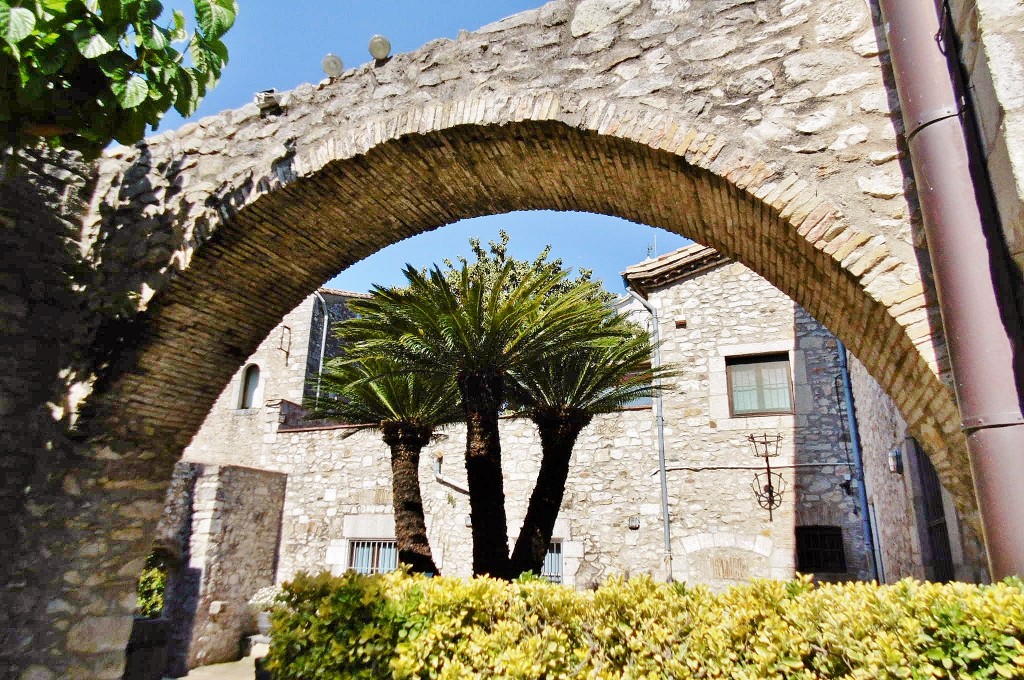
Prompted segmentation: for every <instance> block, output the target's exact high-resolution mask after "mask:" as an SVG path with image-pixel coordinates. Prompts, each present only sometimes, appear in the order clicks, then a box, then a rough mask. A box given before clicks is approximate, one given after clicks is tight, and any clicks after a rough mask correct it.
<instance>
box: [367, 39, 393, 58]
mask: <svg viewBox="0 0 1024 680" xmlns="http://www.w3.org/2000/svg"><path fill="white" fill-rule="evenodd" d="M369 47H370V56H371V57H373V58H374V59H376V60H377V61H384V60H385V59H387V58H388V57H389V56H391V41H390V40H388V39H387V38H385V37H384V36H382V35H375V36H373V37H372V38H370V45H369Z"/></svg>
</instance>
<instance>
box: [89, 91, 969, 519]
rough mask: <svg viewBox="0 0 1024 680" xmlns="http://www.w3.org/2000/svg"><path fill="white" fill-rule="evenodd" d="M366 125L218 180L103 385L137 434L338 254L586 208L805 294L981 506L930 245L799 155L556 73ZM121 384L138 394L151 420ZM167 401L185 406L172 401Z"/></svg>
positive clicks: (950, 478)
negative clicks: (115, 373)
mask: <svg viewBox="0 0 1024 680" xmlns="http://www.w3.org/2000/svg"><path fill="white" fill-rule="evenodd" d="M371 132H372V135H371V136H369V137H366V136H359V137H355V136H350V137H348V138H342V139H336V138H332V139H329V140H327V141H325V142H322V143H320V144H318V145H316V146H313V147H312V148H310V149H309V150H308V151H306V152H305V153H296V154H294V155H292V156H290V157H289V159H288V162H287V168H286V169H284V168H283V167H282V166H281V165H280V164H276V165H272V166H271V167H270V168H269V169H267V170H269V172H266V173H265V174H263V175H262V176H254V175H251V174H250V175H246V176H245V177H244V181H242V182H241V183H240V184H239V185H235V186H231V185H226V186H222V187H221V188H220V189H219V192H218V193H219V196H218V200H217V203H216V205H217V206H218V209H219V215H218V219H219V220H220V221H221V224H220V225H219V226H218V227H217V228H216V230H215V231H213V235H212V237H211V238H210V239H209V240H208V241H207V242H205V243H204V244H203V245H202V247H201V248H199V249H198V250H197V251H196V252H195V254H194V255H193V256H191V258H190V260H189V264H188V267H187V269H185V271H184V273H183V274H180V275H177V276H175V277H172V278H171V280H170V282H169V283H168V284H167V286H166V288H165V289H163V290H162V291H161V292H160V294H159V295H157V296H155V297H154V298H153V300H152V302H151V303H150V304H149V308H148V309H147V311H146V317H147V325H148V326H149V328H150V329H151V330H150V331H148V335H147V338H146V340H145V342H144V343H143V345H142V346H141V349H142V351H141V353H140V354H139V355H138V356H137V364H136V365H135V367H134V369H133V371H132V372H129V373H125V374H123V375H122V376H120V377H119V378H118V379H117V384H115V385H112V386H111V387H110V389H109V390H108V394H105V395H102V396H100V395H98V396H99V399H98V400H97V401H99V402H100V403H106V404H107V408H105V409H103V414H102V416H100V415H98V414H97V418H98V420H96V422H97V423H103V425H102V427H103V428H107V427H108V424H110V423H112V422H118V421H119V422H118V425H117V427H116V431H119V432H122V433H123V436H124V437H125V438H127V439H129V440H131V441H135V442H138V441H142V440H144V439H145V438H144V437H139V435H138V434H137V432H133V430H137V429H138V428H148V429H151V430H160V431H164V432H166V433H167V435H168V436H170V437H171V438H172V440H176V441H187V438H188V437H191V434H192V432H194V430H195V428H196V427H198V424H199V423H200V422H201V420H202V416H203V415H204V414H205V412H206V410H207V409H208V406H209V404H210V403H212V401H213V400H214V398H215V397H216V395H217V394H218V393H219V391H220V389H221V388H222V387H223V385H224V384H225V381H226V380H227V379H228V378H229V377H230V375H231V374H232V373H233V372H234V370H235V366H236V365H237V364H238V363H239V362H240V361H241V360H242V358H244V357H245V356H247V354H248V352H250V351H251V349H252V348H253V347H255V346H256V344H258V342H259V341H260V340H261V339H262V338H263V337H264V336H265V335H266V333H267V332H269V330H270V329H271V328H272V327H273V326H274V325H275V324H276V323H277V322H278V320H279V319H280V318H281V316H283V315H284V313H285V312H287V310H289V309H291V307H292V306H294V305H295V304H297V303H298V302H299V301H300V300H302V299H303V298H304V297H305V296H306V295H308V294H309V293H310V292H311V291H312V290H313V289H314V288H315V287H316V286H317V285H319V284H320V283H321V282H322V281H323V280H326V279H327V278H329V277H330V276H331V275H333V274H334V273H335V272H337V271H338V270H340V269H343V268H344V267H346V266H348V265H350V264H352V263H353V262H355V261H358V260H359V259H362V258H363V257H365V256H367V255H369V254H371V253H372V252H375V251H376V250H377V249H379V248H381V247H384V246H386V245H388V244H390V243H392V242H394V241H396V240H400V239H402V238H406V237H409V236H412V235H414V234H417V233H421V232H423V231H427V230H430V229H434V228H437V227H440V226H443V225H444V224H448V223H451V222H454V221H456V220H459V219H463V218H468V217H475V216H479V215H485V214H495V213H503V212H509V211H513V210H532V209H553V210H578V211H585V212H595V213H603V214H608V215H616V216H619V217H622V218H625V219H627V220H631V221H634V222H640V223H644V224H648V225H651V226H658V227H662V228H666V229H668V230H670V231H674V232H677V233H681V234H683V235H685V236H688V237H690V238H693V239H694V240H697V241H698V242H700V243H704V244H706V245H710V246H712V247H714V248H716V249H718V250H719V251H721V252H722V253H724V254H726V255H727V256H729V257H730V258H732V259H735V260H737V261H739V262H742V263H743V264H745V265H747V266H748V267H750V268H751V269H753V270H754V271H756V272H757V273H759V274H761V275H762V276H764V277H765V278H767V279H768V280H769V281H771V282H772V283H773V284H774V285H776V286H777V287H778V288H780V289H781V290H782V291H783V292H785V293H786V294H787V295H789V296H790V297H792V298H793V299H795V300H796V301H797V302H799V303H800V304H801V305H802V306H803V307H805V308H806V309H807V310H808V311H809V312H810V313H811V314H812V315H814V316H815V317H816V318H818V319H819V320H820V321H821V322H822V323H824V324H825V325H826V326H827V327H829V328H830V329H831V330H832V331H833V332H834V333H836V335H837V336H839V337H840V339H842V340H843V341H844V342H845V343H846V344H847V346H848V347H849V348H850V349H851V351H853V352H854V353H855V354H856V355H857V356H858V357H860V358H861V359H862V361H863V362H864V363H865V365H866V366H867V367H868V369H869V371H870V372H871V373H872V374H873V375H874V376H875V377H876V378H877V379H878V380H879V382H880V383H881V384H882V386H883V388H884V389H885V390H886V391H887V392H888V393H889V394H891V395H892V396H893V398H894V400H895V401H896V403H897V404H898V405H899V407H900V408H901V410H902V412H903V413H904V414H905V415H906V416H907V420H908V423H909V424H910V428H911V430H912V432H914V433H915V435H917V436H918V437H919V438H920V439H921V440H922V441H923V442H926V446H927V447H928V450H929V451H930V453H931V455H932V457H933V459H934V460H935V462H936V466H937V469H939V470H940V475H942V476H943V481H944V482H945V483H946V484H947V486H948V488H950V490H951V491H952V492H953V493H954V494H955V495H956V496H957V497H958V498H959V500H960V502H961V503H962V505H963V506H964V507H968V508H970V507H973V499H972V497H971V491H970V490H971V482H970V477H969V474H968V472H967V469H968V468H967V466H966V465H965V461H966V453H965V445H964V442H963V438H962V435H960V433H959V431H958V429H957V424H956V418H955V413H956V409H955V404H954V401H953V395H952V391H951V390H950V389H949V388H948V387H947V386H946V385H945V384H944V383H943V380H942V377H943V370H944V366H945V362H944V353H943V351H944V347H943V343H942V338H941V335H939V334H936V333H935V332H934V328H933V326H934V324H935V320H936V319H937V310H936V309H935V308H934V302H933V301H932V300H930V299H929V298H928V296H927V295H926V290H925V287H924V285H923V284H922V282H921V273H920V271H919V269H918V267H917V264H916V263H915V262H907V261H904V260H902V259H901V258H900V257H898V256H897V255H896V254H895V252H894V251H896V250H898V247H899V246H898V245H897V246H894V245H893V239H892V238H891V237H888V236H886V235H885V234H877V233H871V232H868V231H866V230H862V229H859V228H857V227H855V226H854V225H851V224H850V222H849V220H848V219H845V218H844V216H843V213H842V211H840V210H839V209H838V208H837V207H836V205H835V204H834V203H833V202H831V201H830V200H828V198H827V197H826V195H825V192H823V191H822V190H821V188H820V187H819V186H817V185H816V183H813V182H811V181H808V180H806V179H803V178H802V177H801V176H800V175H799V174H798V173H796V172H793V171H791V169H790V168H789V167H787V166H786V164H784V163H779V162H773V163H769V162H766V161H765V160H764V159H761V158H759V157H757V156H756V155H755V154H753V153H752V152H751V151H750V150H748V149H745V148H743V147H742V146H738V145H734V144H730V143H728V141H727V140H725V139H722V138H721V137H719V136H718V135H716V134H714V133H713V132H710V131H708V126H706V125H701V124H700V123H699V122H695V121H692V120H691V121H687V120H677V119H674V118H671V117H668V116H665V115H663V114H662V113H660V112H659V111H657V110H654V109H651V108H648V107H643V106H639V105H635V104H634V105H630V106H624V105H621V104H618V105H617V104H615V103H612V102H605V101H583V100H578V99H574V98H569V97H563V96H559V95H556V94H555V93H552V92H547V93H543V94H541V95H538V96H536V97H511V96H507V95H500V94H495V95H492V96H489V97H481V98H473V99H469V100H462V101H458V102H451V103H449V104H446V105H443V106H440V105H435V106H425V107H420V108H417V109H412V110H409V111H405V112H402V113H400V114H396V115H392V116H389V117H385V118H382V119H379V120H377V121H374V124H373V125H372V126H371ZM369 140H374V141H372V142H371V141H369ZM186 335H187V337H185V336H186ZM119 394H130V395H131V396H130V397H128V400H129V401H128V404H129V406H130V408H129V409H127V410H128V411H129V412H131V413H132V417H131V420H132V421H133V422H135V423H137V426H134V425H131V424H130V423H127V422H125V420H126V419H125V417H124V415H123V413H125V411H126V409H125V404H124V403H123V402H122V401H121V398H120V396H119ZM115 395H118V396H115ZM168 401H173V402H174V403H187V404H189V410H188V411H187V412H185V410H184V409H175V410H169V409H166V408H164V407H162V406H161V405H160V404H162V403H166V402H168ZM175 411H176V412H175ZM140 416H141V417H140ZM183 436H184V437H185V438H186V439H184V440H183V439H182V437H183Z"/></svg>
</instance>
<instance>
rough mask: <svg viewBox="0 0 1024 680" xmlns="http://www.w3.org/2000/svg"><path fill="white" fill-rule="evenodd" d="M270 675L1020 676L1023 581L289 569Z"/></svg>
mask: <svg viewBox="0 0 1024 680" xmlns="http://www.w3.org/2000/svg"><path fill="white" fill-rule="evenodd" d="M283 599H284V602H285V606H284V607H283V608H280V609H278V610H277V611H276V612H275V614H274V630H273V633H272V635H273V642H272V644H271V648H270V654H269V656H268V658H267V662H266V666H267V667H268V668H269V669H270V670H271V671H272V673H273V677H274V678H275V679H276V680H313V679H320V680H333V679H335V678H453V679H454V678H472V677H479V678H496V677H507V678H524V679H526V678H529V679H530V680H534V679H536V678H551V679H554V678H623V679H625V678H631V679H632V678H637V679H639V678H666V677H667V678H872V679H876V678H931V677H939V678H942V677H949V678H967V677H969V678H1024V583H1022V582H1021V581H1020V580H1017V579H1009V580H1007V581H1004V582H1003V583H1000V584H996V585H991V586H974V585H967V584H962V583H953V584H946V585H941V584H933V583H918V582H915V581H911V580H907V581H902V582H900V583H898V584H896V585H893V586H876V585H873V584H866V583H849V584H841V585H821V586H817V587H816V586H813V585H812V584H811V583H810V582H809V580H807V579H800V580H794V581H752V582H751V583H750V584H749V585H745V586H740V587H735V588H732V589H730V590H728V591H726V592H724V593H721V594H714V593H712V592H710V591H709V590H707V589H706V588H704V587H699V586H698V587H689V586H686V585H682V584H674V585H667V584H663V583H656V582H654V581H652V580H651V579H649V578H635V579H632V580H629V581H622V580H610V581H608V582H607V583H605V584H604V585H603V586H601V587H600V588H598V589H597V590H595V591H587V592H577V591H574V590H571V589H569V588H566V587H563V586H557V585H551V584H549V583H547V582H545V581H542V580H539V579H523V580H520V581H516V582H513V583H506V582H502V581H495V580H491V579H485V578H475V579H469V580H465V579H455V578H434V579H430V578H426V577H423V576H409V575H406V574H403V573H400V572H399V573H396V574H389V575H387V576H375V577H362V576H357V575H354V574H349V575H345V576H342V577H332V576H330V575H328V574H322V575H320V576H307V575H300V576H299V577H297V578H296V579H295V581H293V582H292V583H290V584H286V585H285V588H284V595H283Z"/></svg>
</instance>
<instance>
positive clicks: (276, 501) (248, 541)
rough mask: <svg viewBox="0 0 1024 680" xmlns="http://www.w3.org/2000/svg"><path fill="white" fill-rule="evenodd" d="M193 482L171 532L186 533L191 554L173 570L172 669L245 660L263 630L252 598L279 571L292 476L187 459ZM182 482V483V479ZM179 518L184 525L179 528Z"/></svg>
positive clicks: (169, 521) (171, 517) (167, 528)
mask: <svg viewBox="0 0 1024 680" xmlns="http://www.w3.org/2000/svg"><path fill="white" fill-rule="evenodd" d="M175 478H176V479H179V478H180V479H182V480H191V483H190V489H189V491H190V493H189V494H188V495H189V500H190V503H189V507H188V508H187V511H186V512H180V511H179V510H180V508H178V506H177V505H176V504H175V503H174V500H175V499H173V498H172V499H169V500H170V501H171V502H169V504H168V513H169V514H165V521H164V522H163V523H162V526H163V527H164V533H165V534H176V535H179V536H184V537H186V540H187V545H186V550H187V553H186V554H185V555H184V558H185V559H184V561H183V563H182V564H181V565H180V568H179V569H176V570H174V571H173V572H172V574H171V579H170V581H171V588H169V589H168V593H167V597H168V600H169V601H168V602H167V605H166V609H165V611H166V613H167V614H168V616H169V617H170V618H171V619H172V626H173V639H174V644H173V645H172V649H171V650H170V652H171V659H170V671H171V672H172V673H174V674H175V675H181V674H184V673H185V672H186V671H187V670H189V669H191V668H195V667H196V666H203V665H209V664H214V663H221V662H225V661H232V660H234V659H237V658H238V656H239V654H240V651H241V646H240V643H241V639H242V637H243V636H244V635H246V634H250V633H252V632H254V631H255V621H254V619H253V615H252V613H251V612H250V611H249V610H248V607H247V604H246V603H247V602H248V600H249V598H250V597H252V595H253V593H254V592H256V590H258V589H259V588H261V587H263V586H266V585H270V584H271V583H273V580H274V572H275V570H276V567H277V565H276V557H277V544H278V540H279V536H280V527H281V509H282V506H283V503H284V494H285V484H286V477H285V476H284V475H281V474H276V473H274V472H269V471H266V470H254V469H250V468H242V467H235V466H217V465H209V466H207V465H198V464H192V465H188V464H182V465H179V467H178V469H177V470H176V476H175ZM179 486H180V485H179ZM175 523H178V524H181V523H184V524H185V526H184V527H178V528H177V529H176V530H172V529H174V527H173V525H174V524H175Z"/></svg>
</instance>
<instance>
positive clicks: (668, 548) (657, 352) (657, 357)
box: [626, 286, 672, 583]
mask: <svg viewBox="0 0 1024 680" xmlns="http://www.w3.org/2000/svg"><path fill="white" fill-rule="evenodd" d="M626 292H627V293H629V295H630V297H632V298H633V299H634V300H636V301H637V302H639V303H640V304H641V305H643V306H644V309H646V310H647V311H648V312H650V313H651V325H652V326H653V329H652V331H651V335H652V336H653V337H652V338H651V340H652V343H653V345H654V363H653V368H654V370H655V371H657V370H658V369H659V368H661V335H660V333H659V332H658V311H657V310H656V309H655V308H654V307H653V306H651V303H649V302H648V301H647V300H645V299H643V298H642V297H640V295H639V294H637V292H636V291H635V290H633V289H632V288H629V287H628V286H627V288H626ZM655 380H656V383H655V387H656V388H660V387H661V378H656V379H655ZM654 404H655V414H656V415H655V423H656V424H657V427H658V472H659V474H660V476H661V517H662V527H663V529H664V533H665V563H666V565H667V566H668V582H669V583H671V582H672V528H671V522H670V521H669V516H668V473H667V472H666V471H665V418H664V412H663V410H662V409H663V406H662V398H661V389H656V390H655V392H654Z"/></svg>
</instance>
